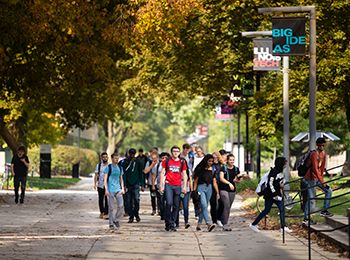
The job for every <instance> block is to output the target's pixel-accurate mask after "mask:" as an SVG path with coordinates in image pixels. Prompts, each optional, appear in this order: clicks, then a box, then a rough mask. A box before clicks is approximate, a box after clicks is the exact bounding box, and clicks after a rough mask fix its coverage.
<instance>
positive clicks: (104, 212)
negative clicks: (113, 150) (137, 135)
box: [94, 152, 108, 219]
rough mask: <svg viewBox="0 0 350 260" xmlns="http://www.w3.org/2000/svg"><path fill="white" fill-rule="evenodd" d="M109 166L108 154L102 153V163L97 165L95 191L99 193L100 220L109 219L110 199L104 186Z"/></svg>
mask: <svg viewBox="0 0 350 260" xmlns="http://www.w3.org/2000/svg"><path fill="white" fill-rule="evenodd" d="M107 166H108V154H107V153H106V152H103V153H101V155H100V162H99V163H98V164H97V165H96V169H95V178H94V189H95V190H96V188H97V192H98V206H99V209H100V218H105V219H108V199H107V196H106V190H105V185H104V170H105V168H106V167H107Z"/></svg>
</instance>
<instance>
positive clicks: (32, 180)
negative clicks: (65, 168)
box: [4, 176, 80, 190]
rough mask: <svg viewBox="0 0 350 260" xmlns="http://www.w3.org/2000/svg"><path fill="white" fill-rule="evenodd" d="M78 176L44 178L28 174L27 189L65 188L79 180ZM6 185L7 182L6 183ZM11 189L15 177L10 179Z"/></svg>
mask: <svg viewBox="0 0 350 260" xmlns="http://www.w3.org/2000/svg"><path fill="white" fill-rule="evenodd" d="M79 180H80V179H78V178H66V177H53V178H51V179H42V178H40V177H31V176H28V180H27V189H32V190H45V189H64V188H67V187H68V186H70V185H72V184H75V183H77V182H78V181H79ZM4 187H6V184H5V185H4ZM9 189H13V178H11V179H10V181H9Z"/></svg>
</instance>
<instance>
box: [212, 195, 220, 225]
mask: <svg viewBox="0 0 350 260" xmlns="http://www.w3.org/2000/svg"><path fill="white" fill-rule="evenodd" d="M218 207H219V202H218V200H217V193H216V191H215V189H213V191H212V194H211V198H210V216H211V220H212V221H213V223H216V221H217V220H218Z"/></svg>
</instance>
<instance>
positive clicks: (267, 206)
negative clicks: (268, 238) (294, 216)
mask: <svg viewBox="0 0 350 260" xmlns="http://www.w3.org/2000/svg"><path fill="white" fill-rule="evenodd" d="M273 203H275V204H276V205H277V207H278V209H279V211H280V223H281V228H282V227H283V226H285V225H286V224H285V222H284V207H283V202H282V201H280V200H274V199H272V198H266V199H265V208H264V210H263V211H261V213H260V214H259V215H258V216H257V217H256V219H255V220H254V222H253V223H252V225H254V226H255V225H257V224H258V223H259V222H260V220H262V218H263V217H265V216H266V215H267V214H269V212H270V210H271V208H272V205H273Z"/></svg>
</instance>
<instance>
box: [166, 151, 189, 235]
mask: <svg viewBox="0 0 350 260" xmlns="http://www.w3.org/2000/svg"><path fill="white" fill-rule="evenodd" d="M170 152H171V157H170V158H169V159H166V160H164V161H163V162H162V168H163V169H162V172H161V174H160V192H161V193H164V194H165V200H166V208H165V230H166V231H176V226H175V222H176V219H177V214H178V211H179V205H180V198H181V197H180V196H181V195H182V196H184V194H186V191H187V187H186V186H187V185H186V184H187V173H186V170H187V165H186V162H185V159H183V158H180V147H178V146H173V147H172V148H171V149H170ZM164 179H165V181H164Z"/></svg>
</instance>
